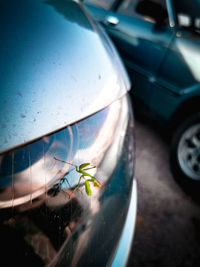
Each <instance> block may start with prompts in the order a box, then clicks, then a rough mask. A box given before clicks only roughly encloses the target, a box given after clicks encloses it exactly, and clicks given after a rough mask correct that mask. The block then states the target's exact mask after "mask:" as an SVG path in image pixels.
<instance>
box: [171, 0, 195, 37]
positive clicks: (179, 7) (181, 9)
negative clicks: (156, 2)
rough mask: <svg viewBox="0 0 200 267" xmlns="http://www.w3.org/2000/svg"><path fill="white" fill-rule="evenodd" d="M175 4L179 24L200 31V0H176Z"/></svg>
mask: <svg viewBox="0 0 200 267" xmlns="http://www.w3.org/2000/svg"><path fill="white" fill-rule="evenodd" d="M173 4H174V10H175V14H176V19H177V21H178V24H179V26H181V27H186V28H190V29H191V30H194V31H196V32H198V33H200V0H192V1H188V0H174V2H173Z"/></svg>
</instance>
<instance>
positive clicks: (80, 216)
mask: <svg viewBox="0 0 200 267" xmlns="http://www.w3.org/2000/svg"><path fill="white" fill-rule="evenodd" d="M8 3H9V4H10V5H9V7H10V9H8ZM63 3H64V4H63ZM22 4H23V5H22ZM1 7H2V9H3V10H4V11H8V10H9V11H10V13H8V14H5V13H4V18H5V17H6V19H7V18H8V17H9V15H11V18H10V23H11V25H12V26H13V27H14V24H13V21H15V13H16V16H18V19H19V21H20V23H21V24H20V26H19V24H18V23H16V28H17V29H18V30H19V31H20V33H21V35H20V34H19V33H18V32H17V33H16V32H15V31H14V30H13V32H12V34H11V35H9V36H7V37H8V39H9V40H10V43H8V47H7V46H6V45H5V43H3V44H2V47H4V49H5V54H3V58H4V62H3V63H4V65H5V69H4V68H2V71H3V74H4V75H3V74H1V75H2V76H1V79H2V84H3V85H4V86H5V88H6V89H4V88H2V97H3V96H6V97H7V98H6V99H4V97H3V99H4V100H2V101H3V103H1V104H2V105H1V115H3V117H2V116H1V119H2V121H4V120H6V122H7V123H9V121H12V122H13V123H14V124H15V125H14V124H13V125H12V126H13V129H15V131H14V133H15V134H16V136H14V137H12V136H10V134H11V133H10V131H11V130H12V129H11V128H9V127H8V125H9V124H8V125H7V124H6V125H2V129H4V131H2V132H1V137H3V138H7V139H6V140H7V142H8V143H7V142H6V144H7V145H6V146H5V145H4V147H3V148H1V149H2V150H1V154H0V235H1V252H0V256H1V261H2V263H5V264H6V266H14V265H19V266H44V265H45V266H55V265H56V266H110V265H112V266H117V265H116V264H125V263H126V261H127V258H128V253H129V249H130V246H131V242H132V237H133V233H134V227H135V220H136V204H137V190H136V181H135V179H134V157H135V152H134V136H133V131H134V120H133V113H132V105H131V103H130V100H129V97H128V96H127V95H126V94H125V93H126V91H127V90H128V89H129V82H128V78H127V76H126V73H125V72H124V68H123V65H122V64H121V62H120V60H119V58H118V55H117V54H116V52H115V49H114V48H113V46H112V44H111V43H110V41H109V39H108V38H107V36H106V34H105V33H104V32H103V31H102V30H101V28H99V26H98V25H97V24H95V23H93V21H92V20H91V21H90V19H89V20H88V19H87V18H86V16H85V13H84V10H83V9H81V6H79V5H77V4H75V3H72V2H67V1H65V2H63V1H58V0H57V1H33V2H31V1H29V3H28V4H27V2H25V1H18V2H17V4H16V5H15V3H13V2H12V3H11V1H10V2H8V1H5V2H3V1H1ZM54 7H56V8H55V10H54ZM34 8H36V9H38V11H39V10H40V11H41V10H43V11H44V10H45V12H44V13H40V12H36V10H35V11H34ZM57 9H58V10H59V12H58V10H57ZM61 11H62V12H61ZM69 11H70V12H69ZM20 12H22V14H23V15H22V17H20V15H19V13H20ZM26 12H27V14H26ZM49 12H50V13H49ZM63 12H64V14H65V15H66V14H68V16H69V18H67V17H65V18H64V16H63ZM60 13H62V15H61V14H60ZM42 14H43V16H41V15H42ZM50 14H51V15H50ZM25 15H26V16H25ZM23 16H25V17H26V20H25V21H24V20H22V18H25V17H23ZM66 16H67V15H66ZM58 18H59V19H58ZM1 19H2V18H1ZM52 20H53V22H52ZM72 20H73V22H72ZM77 20H78V21H77ZM61 21H62V23H63V24H62V23H61ZM8 22H9V21H8ZM41 22H43V23H42V24H41ZM32 23H33V24H34V25H33V26H34V27H31V29H32V30H33V29H34V31H32V32H29V29H30V26H31V25H32ZM91 23H92V25H93V28H91ZM35 24H37V25H38V28H37V27H36V25H35ZM53 24H55V25H57V26H59V27H60V28H59V27H56V26H54V25H53ZM6 26H7V29H8V28H9V27H11V26H10V25H9V23H8V25H6ZM39 26H41V27H42V29H43V31H42V30H41V29H40V28H39ZM54 27H55V28H54ZM65 27H66V28H65ZM59 29H61V32H62V33H59ZM94 29H95V31H94ZM72 30H73V31H72ZM25 31H26V33H27V36H26V34H25ZM55 31H57V34H58V36H57V34H56V32H55ZM68 31H69V32H68ZM22 33H23V34H22ZM67 33H68V35H67V36H66V39H65V38H64V37H65V34H67ZM83 33H84V36H87V37H88V39H87V45H86V41H85V40H83V39H84V38H83V36H82V34H83ZM97 33H98V34H99V35H97ZM7 34H8V32H5V31H4V35H7ZM33 34H34V36H35V38H34V37H33ZM49 34H50V35H49ZM51 34H52V38H51ZM62 34H63V35H64V36H63V35H62ZM76 34H78V35H76ZM46 35H47V36H46ZM79 35H80V36H79ZM16 36H17V37H18V38H15V37H16ZM98 36H99V37H98ZM20 37H21V38H22V39H20ZM36 37H37V38H36ZM29 38H30V39H31V40H32V41H33V44H34V45H33V47H30V49H31V51H32V52H31V51H28V50H29V49H28V47H26V45H27V43H26V40H28V39H29ZM53 38H54V42H53ZM63 38H64V39H63ZM79 38H80V39H79ZM3 40H4V42H6V40H5V39H3ZM20 40H21V42H20ZM80 40H81V42H80V43H79V41H80ZM11 41H12V42H13V43H12V42H11ZM45 41H49V42H45ZM89 41H90V42H89ZM15 42H16V53H15V50H14V48H15V44H14V43H15ZM34 42H36V43H34ZM70 42H71V43H70ZM92 43H93V44H94V47H93V45H92ZM70 44H71V45H70ZM73 44H76V45H77V46H76V47H77V49H80V51H77V53H78V55H79V58H78V56H77V55H76V53H75V52H76V50H75V48H76V47H73ZM54 45H55V49H54ZM80 45H82V47H81V48H80V47H79V46H80ZM49 46H50V47H49ZM65 46H66V47H67V49H66V50H65ZM47 47H48V49H49V50H48V51H47V50H46V48H47ZM11 48H12V49H13V50H12V49H11ZM36 48H37V49H38V53H39V54H38V55H39V56H44V55H43V53H44V54H45V56H44V59H45V60H44V61H45V62H43V61H42V60H41V62H40V61H39V62H35V61H33V62H34V64H36V63H38V65H39V67H38V68H39V70H40V73H37V71H36V70H35V72H36V73H35V72H34V71H33V70H32V69H31V68H32V67H31V66H30V64H31V63H32V60H36V59H38V60H39V58H38V57H37V56H36V55H37V51H36V50H37V49H36ZM89 48H90V49H91V48H92V49H93V50H92V51H89ZM19 49H21V50H20V51H21V52H20V53H19ZM98 49H99V50H98ZM97 50H98V53H97ZM23 51H24V52H23ZM95 51H96V52H95ZM64 52H66V55H65V53H64ZM86 52H88V53H86ZM18 53H19V54H18ZM48 53H49V57H48ZM85 53H86V54H85ZM96 53H97V54H96ZM99 53H100V54H99ZM58 55H60V56H61V55H62V56H63V57H64V59H65V60H62V58H59V57H57V56H58ZM6 56H7V58H8V59H10V60H11V62H7V61H6ZM14 56H15V57H14ZM69 56H70V57H69ZM90 56H95V57H94V58H90ZM99 56H101V57H99ZM22 59H23V61H22ZM50 59H54V60H56V61H55V64H53V63H52V62H51V60H50ZM80 59H81V60H80ZM83 59H84V60H83ZM59 60H61V62H62V64H64V65H65V68H64V66H63V67H62V65H61V66H60V65H59ZM67 60H68V61H67ZM77 60H78V62H77ZM26 61H27V62H26ZM80 62H81V67H80V65H79V63H80ZM51 63H52V64H53V65H54V67H53V66H51ZM69 63H71V64H72V65H71V67H70V66H69ZM95 63H96V65H95ZM104 63H106V64H107V63H108V66H107V65H104ZM8 66H10V68H11V69H9V67H8ZM33 67H34V65H33ZM107 67H108V69H107ZM93 68H94V69H93ZM102 68H103V69H102ZM97 69H98V71H97ZM109 69H110V71H109V72H108V73H107V71H108V70H109ZM6 70H7V72H6ZM22 70H23V71H22ZM59 70H60V72H59ZM67 71H69V73H70V74H69V73H68V72H67ZM54 73H55V76H54ZM97 73H98V74H99V73H101V75H103V74H104V76H101V75H100V76H98V78H97V80H98V82H97V80H96V78H95V77H93V76H92V75H96V74H97ZM67 74H68V76H67ZM83 74H85V76H84V75H83ZM111 74H112V75H115V76H116V77H117V79H118V82H117V84H118V86H119V88H118V87H113V86H112V85H113V84H112V82H110V80H109V78H110V76H109V75H111ZM65 75H66V77H65ZM70 75H77V77H79V78H80V79H83V80H75V78H76V76H73V77H74V79H73V77H72V76H70ZM108 76H109V77H108ZM35 77H37V78H38V79H40V80H37V79H35ZM106 78H108V81H107V80H106ZM40 81H41V83H42V84H43V85H44V84H46V83H47V84H48V86H49V87H47V88H42V85H40ZM50 81H52V84H51V82H50ZM93 83H94V84H93ZM105 84H106V85H108V84H109V85H110V86H109V87H106V86H103V85H105ZM114 84H115V83H114ZM8 85H9V86H8ZM21 85H23V87H21ZM36 85H37V87H38V88H36V87H34V86H36ZM68 85H70V86H72V87H73V88H70V87H68ZM83 85H84V86H83ZM94 85H95V87H94ZM6 86H7V87H6ZM54 86H55V88H56V89H57V90H56V89H55V88H54ZM65 86H66V87H65ZM101 86H103V87H101ZM19 88H20V90H19ZM25 88H26V90H25ZM41 88H42V89H41ZM60 88H61V89H60ZM87 88H89V89H88V90H87ZM8 89H10V91H6V90H8ZM43 89H44V92H43ZM92 89H93V90H94V92H95V93H96V97H95V99H94V98H92V96H93V97H94V95H93V94H94V92H91V91H92ZM118 89H119V90H118ZM18 90H19V91H18ZM68 90H69V92H71V93H70V94H69V93H68ZM22 92H23V93H22ZM34 92H35V94H34ZM60 92H61V93H62V94H61V95H60ZM13 94H14V95H13ZM48 94H50V96H49V95H48ZM51 94H52V95H51ZM65 94H66V95H65ZM90 94H92V96H91V98H90ZM42 96H43V97H44V96H46V98H43V99H41V97H42ZM48 96H49V97H48ZM66 96H68V97H69V98H70V99H66ZM104 97H105V98H104ZM62 98H64V100H62ZM96 99H98V101H99V102H100V104H99V105H96V106H95V105H94V104H95V103H96ZM102 99H107V100H108V99H109V101H108V102H107V106H106V107H104V104H105V103H101V100H102ZM8 100H9V101H11V100H12V101H11V102H9V101H8ZM58 100H59V101H61V103H63V104H65V105H64V106H62V107H60V106H59V105H58V104H59V103H58V102H57V101H58ZM91 100H93V101H92V102H90V101H91ZM62 101H63V102H62ZM11 103H12V104H11ZM38 103H40V104H41V106H38ZM79 104H80V105H79ZM86 104H87V105H86ZM92 104H93V106H92V107H91V106H90V105H92ZM108 104H109V105H108ZM88 105H89V106H88ZM101 105H102V106H101ZM100 106H101V107H102V108H101V109H100ZM16 107H18V108H19V110H20V112H21V111H24V110H25V109H24V110H23V108H25V107H29V109H30V113H28V112H27V114H26V113H25V114H24V113H22V114H20V113H19V111H18V110H16ZM32 107H34V108H40V111H41V114H40V113H37V114H38V117H37V120H38V122H37V123H38V124H37V127H40V128H41V129H39V130H38V129H36V128H35V127H36V125H35V124H34V122H32V123H31V124H29V123H28V122H29V121H26V119H28V118H29V119H30V118H31V115H33V114H34V112H36V111H35V110H34V109H33V108H32ZM59 108H60V109H59ZM81 108H82V110H81V111H82V112H83V113H80V112H81V111H80V110H79V109H81ZM21 109H22V110H21ZM62 109H64V110H65V113H64V114H63V113H62V112H61V111H62ZM87 109H88V110H89V111H88V110H87ZM99 109H100V110H99ZM72 110H74V112H75V113H76V114H75V115H74V117H72V119H71V117H70V115H72V113H71V112H72ZM86 110H87V112H88V113H87V112H86ZM48 111H50V112H51V113H50V114H48ZM15 112H16V113H17V112H18V113H17V114H18V115H19V114H20V116H21V117H20V119H19V117H17V118H18V119H19V120H17V119H16V123H15V121H14V118H15V115H16V114H15ZM37 112H38V111H37ZM45 112H47V114H45ZM80 114H81V115H80ZM87 114H88V115H89V116H86V115H87ZM8 115H9V116H10V117H8ZM29 116H30V117H29ZM65 116H66V118H65ZM83 116H84V118H83ZM60 117H62V118H61V120H60ZM32 119H33V120H34V117H33V118H32ZM62 119H63V120H64V125H65V126H63V121H62ZM54 120H56V121H54ZM21 121H23V124H22V122H21ZM67 121H68V122H70V121H73V123H70V124H65V123H67ZM47 122H49V123H50V124H52V125H53V128H52V129H51V131H53V132H51V131H50V132H49V128H48V127H52V125H50V126H49V125H47V124H48V123H47ZM26 123H27V125H29V126H30V129H28V130H29V131H27V125H26ZM43 124H44V125H43ZM46 125H47V126H48V127H47V126H46ZM20 126H22V127H23V128H22V129H21V128H20ZM40 130H41V131H40ZM26 131H27V133H26ZM39 131H40V132H39ZM19 134H22V135H23V136H25V139H24V140H22V139H21V138H20V136H18V135H19ZM26 134H27V135H26ZM39 134H41V135H40V136H39ZM43 134H44V136H43ZM15 137H16V139H15ZM23 138H24V137H23ZM10 140H11V143H10ZM30 141H31V142H30ZM21 144H23V145H21ZM9 148H12V149H10V150H8V149H9ZM54 157H56V158H59V159H62V160H67V161H68V162H71V163H72V162H73V163H75V164H82V163H83V162H90V163H91V164H94V165H96V167H97V168H94V169H92V170H91V172H90V173H91V174H92V175H94V176H95V177H97V178H98V180H99V181H100V183H101V185H102V187H101V188H95V187H92V188H91V189H92V196H88V195H87V194H86V193H85V190H84V182H83V181H82V182H81V184H80V187H79V189H78V190H77V191H76V192H74V191H73V190H74V188H75V187H76V185H77V184H78V180H79V177H80V176H79V175H78V173H76V172H75V171H74V170H73V168H71V167H70V165H69V164H64V163H62V162H59V161H56V160H55V158H54ZM91 186H92V185H91ZM127 235H128V238H127ZM125 241H126V247H125ZM127 246H128V248H127Z"/></svg>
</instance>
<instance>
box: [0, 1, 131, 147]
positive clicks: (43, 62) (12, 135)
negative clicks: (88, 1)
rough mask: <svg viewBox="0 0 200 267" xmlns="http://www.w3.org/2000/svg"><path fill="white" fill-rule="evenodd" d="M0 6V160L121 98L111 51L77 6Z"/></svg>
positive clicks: (120, 75) (123, 79) (122, 80)
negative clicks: (9, 153) (0, 27)
mask: <svg viewBox="0 0 200 267" xmlns="http://www.w3.org/2000/svg"><path fill="white" fill-rule="evenodd" d="M0 4H1V9H0V12H1V13H0V23H1V26H2V30H1V42H0V51H1V60H0V62H1V63H0V64H1V66H0V70H1V71H0V80H1V90H0V99H1V100H0V101H1V102H0V152H3V151H6V150H9V149H11V148H13V147H16V146H19V145H22V144H25V143H27V142H30V141H33V140H35V139H37V138H40V137H41V136H44V135H46V134H48V133H51V132H54V131H55V130H58V129H61V128H63V127H65V126H66V125H69V124H71V123H74V122H76V121H78V120H80V119H82V118H85V117H86V116H89V115H91V114H92V113H95V112H97V111H99V110H101V109H102V108H105V107H106V106H108V105H109V104H111V103H112V102H113V101H115V100H116V99H118V98H119V97H121V96H123V95H124V94H125V93H126V92H127V90H128V89H129V87H130V84H129V81H128V79H127V75H126V74H125V71H124V68H123V65H122V63H121V61H120V60H119V57H118V54H117V52H116V50H115V48H114V47H113V45H112V44H111V42H110V41H109V40H108V38H107V37H106V35H105V34H104V33H103V32H102V31H101V29H100V27H99V26H98V25H97V24H95V23H90V22H89V20H88V18H87V14H86V13H85V12H83V11H82V10H81V9H80V7H79V5H78V4H77V3H70V2H69V1H66V3H63V1H61V0H57V1H55V0H48V1H45V0H44V1H42V0H31V1H25V0H20V1H14V2H13V1H1V2H0ZM111 59H112V60H111ZM88 70H90V73H88ZM88 75H90V81H89V82H88V79H87V78H86V77H87V76H88ZM47 76H48V79H47V78H46V77H47ZM74 91H76V92H77V93H76V94H74Z"/></svg>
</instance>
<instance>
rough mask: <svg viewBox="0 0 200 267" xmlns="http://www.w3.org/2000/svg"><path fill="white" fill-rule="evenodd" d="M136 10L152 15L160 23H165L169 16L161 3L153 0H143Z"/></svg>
mask: <svg viewBox="0 0 200 267" xmlns="http://www.w3.org/2000/svg"><path fill="white" fill-rule="evenodd" d="M135 10H136V12H137V13H139V14H142V15H144V16H147V17H150V18H152V19H153V20H155V22H156V23H158V24H163V23H164V21H165V19H166V18H167V11H166V10H165V9H164V8H163V6H162V5H161V4H159V3H156V2H153V1H151V0H142V1H139V3H138V4H137V6H136V9H135Z"/></svg>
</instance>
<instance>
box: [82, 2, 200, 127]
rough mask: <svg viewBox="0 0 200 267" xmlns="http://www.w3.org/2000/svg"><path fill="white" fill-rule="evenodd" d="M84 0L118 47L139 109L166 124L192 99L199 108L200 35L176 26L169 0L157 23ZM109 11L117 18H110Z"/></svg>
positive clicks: (188, 104) (171, 122)
mask: <svg viewBox="0 0 200 267" xmlns="http://www.w3.org/2000/svg"><path fill="white" fill-rule="evenodd" d="M122 2H123V1H122ZM163 2H164V1H163ZM86 6H87V7H88V9H89V11H90V12H91V13H92V14H94V16H95V17H96V18H97V19H98V20H99V21H101V22H102V24H103V25H104V27H105V28H106V30H107V32H108V33H109V34H110V36H111V37H112V39H113V40H114V42H115V44H116V46H117V47H118V49H119V51H120V54H121V55H122V58H123V60H124V62H125V64H126V66H127V69H128V71H129V74H130V77H131V79H132V80H133V91H132V93H133V97H135V98H136V99H137V102H136V104H137V103H138V105H137V107H138V108H139V109H140V110H142V111H143V112H144V113H145V114H146V115H148V116H150V117H151V118H153V119H155V120H157V121H158V122H159V123H160V124H161V125H162V126H164V127H167V128H169V129H170V128H171V127H172V124H173V123H174V122H176V123H177V121H176V119H177V117H181V115H180V113H181V112H183V111H181V110H182V107H183V106H187V107H188V108H189V106H190V107H192V103H194V105H196V109H198V99H199V97H200V71H199V67H198V66H199V55H200V35H199V34H197V33H194V32H192V31H190V30H188V29H187V28H183V27H179V25H178V23H177V20H176V18H175V13H174V8H173V1H172V0H168V1H166V6H167V12H168V17H169V21H168V23H167V24H161V25H159V24H156V23H155V22H153V21H150V20H149V19H146V20H145V19H144V17H142V18H141V17H140V16H136V17H134V16H131V17H130V16H127V15H121V14H119V13H118V11H117V10H115V9H114V10H113V9H111V10H107V11H105V10H104V11H102V9H101V8H99V7H97V6H92V5H86ZM110 16H112V17H115V18H116V19H117V20H118V23H117V24H112V23H109V21H108V17H110ZM194 105H193V107H194ZM186 109H187V108H186ZM189 109H191V108H189ZM179 111H180V112H179Z"/></svg>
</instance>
